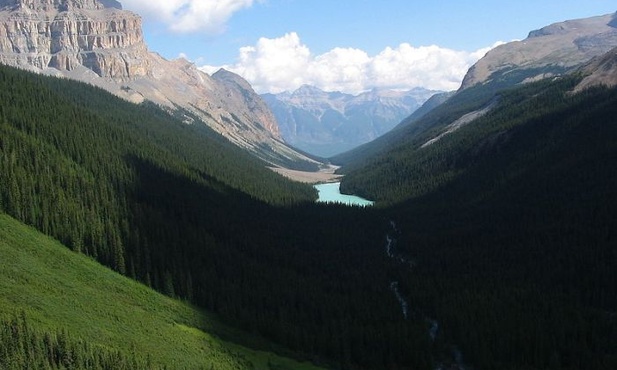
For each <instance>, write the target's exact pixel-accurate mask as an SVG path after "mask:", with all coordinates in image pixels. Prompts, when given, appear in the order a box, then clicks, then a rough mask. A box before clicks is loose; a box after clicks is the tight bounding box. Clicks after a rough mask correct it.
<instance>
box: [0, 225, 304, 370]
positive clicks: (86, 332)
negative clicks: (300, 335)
mask: <svg viewBox="0 0 617 370" xmlns="http://www.w3.org/2000/svg"><path fill="white" fill-rule="evenodd" d="M0 256H1V260H2V263H0V317H9V316H11V315H14V314H15V313H17V312H22V311H23V312H25V313H26V316H27V317H28V319H29V321H30V322H31V323H34V326H35V327H36V328H37V329H40V330H44V331H57V330H66V331H67V332H68V333H69V334H70V335H72V336H73V337H78V338H81V340H84V341H85V342H87V343H90V344H92V345H100V346H104V347H107V348H109V349H113V350H118V351H121V352H128V351H134V352H135V353H137V354H139V355H143V356H144V357H146V356H149V357H150V358H151V360H152V363H153V364H156V365H163V366H167V367H168V368H174V369H176V368H177V369H195V368H202V367H203V368H210V367H211V366H212V367H213V368H216V369H243V368H257V369H268V368H281V369H315V368H316V367H315V366H312V365H310V364H306V363H299V362H297V361H294V360H290V359H287V358H282V357H279V356H277V355H275V354H273V353H271V352H266V351H260V350H253V349H249V348H246V347H243V346H241V345H237V344H234V343H231V342H228V341H225V340H222V339H220V338H221V337H224V338H235V339H239V341H240V342H243V343H259V342H260V340H259V339H258V338H252V337H248V336H246V335H245V334H242V333H241V332H239V331H236V330H234V329H230V328H228V327H226V326H224V325H222V324H221V323H220V322H219V321H218V320H217V318H216V317H214V316H213V315H211V314H208V313H206V312H204V311H201V310H199V309H196V308H194V307H192V306H190V305H188V304H186V303H183V302H179V301H176V300H173V299H170V298H168V297H165V296H163V295H161V294H158V293H156V292H154V291H152V290H151V289H149V288H147V287H145V286H143V285H141V284H139V283H137V282H134V281H132V280H130V279H127V278H125V277H123V276H121V275H119V274H116V273H114V272H112V271H111V270H108V269H107V268H105V267H103V266H101V265H99V264H98V263H97V262H95V261H93V260H91V259H89V258H87V257H85V256H83V255H80V254H76V253H74V252H71V251H69V250H68V249H67V248H65V247H64V246H62V245H61V244H60V243H58V242H57V241H55V240H53V239H50V238H48V237H46V236H44V235H42V234H40V233H39V232H37V231H36V230H34V229H32V228H30V227H28V226H25V225H23V224H21V223H19V222H18V221H16V220H14V219H12V218H10V217H9V216H6V215H3V214H0ZM212 333H216V335H213V334H212ZM260 346H262V348H266V347H267V346H268V345H267V344H264V343H260Z"/></svg>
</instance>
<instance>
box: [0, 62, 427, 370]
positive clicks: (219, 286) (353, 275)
mask: <svg viewBox="0 0 617 370" xmlns="http://www.w3.org/2000/svg"><path fill="white" fill-rule="evenodd" d="M0 84H1V85H2V87H3V88H2V89H0V209H1V210H2V211H3V212H5V213H8V214H10V215H11V216H13V217H15V218H16V219H18V220H20V221H22V222H24V223H26V224H28V225H32V226H34V227H36V228H37V229H38V230H40V231H42V232H43V233H45V234H47V235H50V236H53V237H54V238H56V239H58V240H60V241H61V242H62V243H63V244H65V245H67V246H68V247H70V248H71V249H73V250H75V251H80V252H82V253H84V254H86V255H88V256H91V257H92V258H95V259H96V260H98V261H100V262H102V263H103V264H105V265H107V266H110V267H112V268H113V269H115V270H116V271H119V272H121V273H123V274H125V275H127V276H129V277H131V278H134V279H136V280H139V281H141V282H143V283H145V284H146V285H148V286H151V287H153V288H155V289H157V290H159V291H161V292H164V293H166V294H167V295H170V296H175V297H180V298H183V299H186V300H188V301H190V302H193V303H194V304H196V305H198V306H200V307H203V308H206V309H209V310H211V311H213V312H215V313H218V314H219V315H220V317H221V319H222V320H224V321H225V322H227V323H230V324H232V325H234V326H236V327H239V328H241V329H243V330H246V331H248V332H254V333H259V334H260V335H263V336H265V337H266V338H268V339H270V340H273V341H275V342H277V343H279V344H282V345H283V346H285V347H287V348H290V349H292V350H296V351H300V352H302V353H304V354H305V355H306V356H307V357H310V358H311V359H313V360H315V361H317V362H319V363H324V362H325V363H330V364H333V366H334V367H337V366H340V367H345V368H364V369H374V368H383V367H387V366H388V365H387V364H398V366H401V367H410V366H413V367H416V368H426V369H428V368H430V366H431V365H430V364H431V356H432V354H431V353H432V352H431V350H430V341H429V338H428V335H427V334H426V323H425V322H424V321H422V320H420V321H411V320H410V321H407V320H405V319H404V317H403V316H402V315H401V311H400V306H399V303H398V302H397V300H396V298H395V296H393V294H392V292H391V289H390V287H389V286H390V276H389V271H390V265H391V262H390V260H389V258H388V257H387V255H386V254H385V253H384V245H385V241H384V237H385V232H386V230H387V225H388V222H387V220H384V219H382V218H380V217H379V215H378V214H377V213H374V212H372V211H371V210H369V209H360V208H349V207H344V206H334V205H329V206H326V205H317V204H314V202H313V201H314V199H315V191H314V189H313V188H311V187H310V186H308V185H302V184H298V183H293V182H290V181H288V180H285V179H284V178H282V177H281V176H279V175H276V174H274V173H273V172H272V171H270V170H268V169H266V168H265V166H264V162H262V161H259V160H256V159H254V158H253V157H251V156H250V155H247V154H246V153H245V152H244V151H242V150H240V149H238V148H236V147H235V146H234V145H232V144H230V143H229V142H227V141H226V140H224V139H223V138H222V137H220V136H219V135H217V134H213V133H212V131H211V130H209V129H207V128H206V127H204V126H199V125H192V126H187V125H186V124H184V123H182V122H181V121H179V120H176V119H174V117H171V116H169V115H168V114H167V113H165V112H163V111H161V110H159V109H157V108H156V107H154V106H150V105H142V106H135V105H133V104H130V103H128V102H125V101H122V100H120V99H118V98H116V97H114V96H112V95H110V94H108V93H106V92H103V91H101V90H99V89H96V88H93V87H90V86H86V85H83V84H79V83H76V82H72V81H68V80H63V79H56V78H49V77H43V76H38V75H34V74H30V73H26V72H23V71H18V70H15V69H11V68H8V67H1V68H0ZM9 86H10V88H8V87H9ZM376 335H380V336H383V340H381V341H380V342H379V343H378V344H376V343H375V342H374V338H375V336H376ZM408 348H422V350H418V351H414V352H409V351H408Z"/></svg>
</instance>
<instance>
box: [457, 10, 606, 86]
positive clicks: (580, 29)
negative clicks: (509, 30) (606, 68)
mask: <svg viewBox="0 0 617 370" xmlns="http://www.w3.org/2000/svg"><path fill="white" fill-rule="evenodd" d="M614 47H617V13H616V14H609V15H604V16H599V17H592V18H586V19H578V20H571V21H566V22H561V23H555V24H552V25H550V26H547V27H544V28H542V29H539V30H536V31H532V32H530V33H529V36H528V37H527V38H526V39H525V40H523V41H515V42H510V43H508V44H505V45H501V46H499V47H497V48H495V49H493V50H491V51H489V52H488V53H487V54H486V56H485V57H484V58H482V59H480V60H479V61H478V62H477V63H476V64H475V65H474V66H473V67H472V68H471V69H470V70H469V71H468V72H467V75H466V76H465V78H464V80H463V83H462V87H461V89H465V88H468V87H471V86H473V85H476V84H478V83H484V82H487V81H490V80H495V79H500V78H501V79H508V81H509V83H510V84H512V83H519V82H524V81H532V80H536V79H539V78H543V77H550V76H553V75H559V74H562V73H566V72H568V71H571V70H573V69H576V68H577V67H579V66H581V65H583V64H584V63H586V62H588V61H589V60H590V59H592V58H594V57H596V56H599V55H602V54H604V53H606V52H608V51H609V50H611V49H612V48H614Z"/></svg>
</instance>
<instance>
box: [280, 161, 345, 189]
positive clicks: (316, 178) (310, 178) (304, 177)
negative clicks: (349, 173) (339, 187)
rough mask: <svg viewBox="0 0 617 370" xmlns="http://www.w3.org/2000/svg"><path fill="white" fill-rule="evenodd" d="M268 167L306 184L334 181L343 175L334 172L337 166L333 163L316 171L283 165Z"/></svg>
mask: <svg viewBox="0 0 617 370" xmlns="http://www.w3.org/2000/svg"><path fill="white" fill-rule="evenodd" d="M270 169H271V170H272V171H274V172H276V173H278V174H280V175H283V176H285V177H287V178H288V179H291V180H293V181H297V182H303V183H306V184H318V183H324V182H335V181H337V180H340V179H341V178H342V177H343V175H337V174H335V172H336V170H338V169H339V167H337V166H333V165H327V167H323V168H321V169H320V170H319V171H317V172H305V171H296V170H290V169H288V168H283V167H270Z"/></svg>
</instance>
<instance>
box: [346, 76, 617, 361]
mask: <svg viewBox="0 0 617 370" xmlns="http://www.w3.org/2000/svg"><path fill="white" fill-rule="evenodd" d="M580 80H581V77H580V76H566V77H563V78H560V79H556V80H545V81H542V82H538V83H533V84H529V85H526V86H523V87H518V88H513V89H504V90H501V91H498V92H497V94H496V95H494V96H493V97H488V96H485V98H484V99H478V100H475V102H476V103H475V104H476V106H475V107H473V108H471V109H470V110H469V111H473V110H478V109H481V108H482V107H486V106H491V109H490V110H489V111H488V112H487V113H486V114H485V115H484V116H481V117H479V118H477V119H476V120H473V121H471V122H470V123H468V124H467V125H464V126H462V127H460V128H459V129H458V130H456V131H453V132H450V133H448V134H447V135H444V136H441V137H440V138H439V140H437V141H435V142H433V143H432V144H430V145H425V144H426V143H427V142H428V140H429V139H430V138H435V137H439V135H440V134H441V133H443V132H444V130H445V127H444V126H443V125H442V126H440V127H439V128H438V129H434V130H431V128H430V127H429V128H426V129H425V131H423V132H418V133H416V135H415V136H410V137H409V140H407V141H406V142H404V143H400V145H398V146H396V147H395V148H393V149H392V150H390V151H387V152H385V153H384V154H382V155H380V156H378V157H376V158H374V159H372V160H371V161H369V162H368V163H366V165H365V166H360V167H358V168H356V169H354V170H352V171H350V173H349V174H348V175H347V176H346V177H345V179H344V182H343V185H344V186H345V187H346V189H347V190H348V191H351V192H353V193H355V194H362V195H364V196H367V197H369V198H371V199H377V200H378V202H381V204H382V206H383V205H386V204H387V205H390V206H389V207H388V208H387V209H386V210H385V212H387V213H389V214H390V215H391V216H390V217H391V218H392V219H393V220H396V222H397V225H398V228H399V229H400V230H402V236H401V237H400V238H399V243H398V248H399V250H400V251H401V253H402V254H403V255H404V256H406V258H408V259H411V260H413V261H414V268H413V269H411V270H409V271H405V272H403V273H402V276H404V277H403V278H401V289H402V291H404V292H405V294H408V296H409V299H410V301H411V302H417V303H418V307H417V309H418V310H419V311H420V312H429V313H430V315H432V317H434V318H435V320H437V321H439V322H440V323H441V330H442V331H441V333H442V335H443V337H442V339H443V340H445V341H446V342H447V343H450V344H451V345H453V346H456V348H457V350H460V351H461V353H463V354H464V358H465V361H467V362H468V363H469V364H473V365H474V366H477V367H478V368H480V369H492V368H516V369H520V368H530V369H546V368H561V369H580V368H593V369H611V368H614V367H615V366H617V352H616V350H615V349H616V348H617V321H616V320H615V318H616V317H617V316H616V315H617V311H616V310H615V307H617V295H615V293H614V292H615V291H617V280H615V278H614V271H615V270H616V269H617V254H616V253H615V251H616V250H615V243H616V240H617V235H616V234H615V230H617V213H616V212H615V210H616V209H617V190H616V189H617V188H615V184H617V172H616V171H615V168H617V144H616V143H617V89H614V88H612V89H608V88H603V87H596V88H592V89H588V90H585V91H583V92H581V93H578V94H572V93H571V91H572V90H573V89H574V88H575V86H577V84H578V83H579V81H580ZM472 89H474V88H473V87H472V88H470V89H467V90H465V92H467V93H469V91H472ZM462 96H463V95H462V94H459V95H458V99H461V97H462ZM456 98H457V97H455V98H453V99H451V100H450V101H449V102H448V103H452V102H457V100H455V99H456ZM448 103H446V104H448ZM459 103H460V101H459ZM445 112H446V111H445V110H444V111H440V110H439V109H438V110H436V111H433V112H431V113H430V114H428V115H427V118H429V119H430V117H429V116H431V115H435V116H436V115H445V114H446V113H445ZM424 122H426V121H424Z"/></svg>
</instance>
